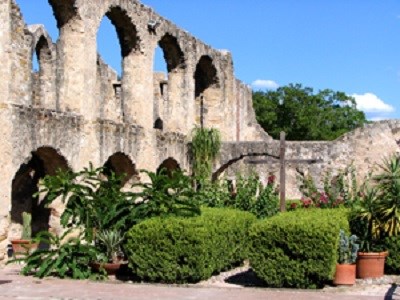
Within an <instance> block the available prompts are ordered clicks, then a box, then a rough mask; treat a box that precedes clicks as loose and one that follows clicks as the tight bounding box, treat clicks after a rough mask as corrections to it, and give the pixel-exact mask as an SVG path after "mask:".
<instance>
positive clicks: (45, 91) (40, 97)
mask: <svg viewBox="0 0 400 300" xmlns="http://www.w3.org/2000/svg"><path fill="white" fill-rule="evenodd" d="M50 43H51V40H50V39H49V38H48V37H45V36H44V35H41V36H40V37H39V39H38V40H37V43H36V45H34V48H33V53H32V74H31V76H32V105H33V106H41V107H46V108H50V109H55V108H56V107H55V105H50V103H51V101H54V99H52V97H54V96H55V95H52V94H51V89H52V82H53V77H54V76H53V60H54V59H53V54H52V51H51V46H50ZM54 102H55V101H54ZM49 106H50V107H49Z"/></svg>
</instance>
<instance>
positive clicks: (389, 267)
mask: <svg viewBox="0 0 400 300" xmlns="http://www.w3.org/2000/svg"><path fill="white" fill-rule="evenodd" d="M382 248H383V249H386V250H387V251H388V252H389V255H388V256H387V257H386V261H385V274H396V275H400V238H399V237H398V236H390V237H386V238H384V239H383V240H382Z"/></svg>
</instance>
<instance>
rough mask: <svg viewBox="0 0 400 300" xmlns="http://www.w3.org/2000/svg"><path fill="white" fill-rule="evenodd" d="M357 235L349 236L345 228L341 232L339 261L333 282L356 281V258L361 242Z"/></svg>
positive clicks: (346, 282) (345, 282)
mask: <svg viewBox="0 0 400 300" xmlns="http://www.w3.org/2000/svg"><path fill="white" fill-rule="evenodd" d="M357 241H358V237H357V236H356V235H354V234H353V235H351V236H347V235H346V233H345V232H344V230H343V229H341V230H340V233H339V246H338V263H337V264H336V272H335V278H334V280H333V283H334V284H335V285H353V284H355V282H356V264H355V263H356V259H357V252H358V249H359V244H358V243H357Z"/></svg>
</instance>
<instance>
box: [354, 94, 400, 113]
mask: <svg viewBox="0 0 400 300" xmlns="http://www.w3.org/2000/svg"><path fill="white" fill-rule="evenodd" d="M351 96H353V97H354V99H356V103H357V108H358V109H359V110H362V111H364V112H365V113H391V112H394V111H395V109H394V107H393V106H391V105H389V104H387V103H385V102H384V101H383V100H382V99H380V98H379V97H378V96H376V95H375V94H372V93H365V94H363V95H360V94H353V95H351Z"/></svg>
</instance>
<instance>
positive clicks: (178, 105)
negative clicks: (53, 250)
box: [0, 0, 267, 259]
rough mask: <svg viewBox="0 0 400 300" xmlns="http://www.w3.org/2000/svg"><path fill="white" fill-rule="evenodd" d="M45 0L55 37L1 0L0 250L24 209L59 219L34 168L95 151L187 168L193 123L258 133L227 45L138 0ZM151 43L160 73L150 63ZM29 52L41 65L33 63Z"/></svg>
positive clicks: (52, 222) (66, 164) (36, 221)
mask: <svg viewBox="0 0 400 300" xmlns="http://www.w3.org/2000/svg"><path fill="white" fill-rule="evenodd" d="M49 5H51V7H52V9H53V11H54V15H55V18H56V21H57V24H58V27H59V33H60V34H59V39H58V40H57V41H56V42H55V41H52V40H51V38H50V36H49V35H48V33H47V32H46V29H45V28H44V27H43V26H42V25H27V24H25V21H24V19H23V16H22V14H21V12H20V9H19V7H18V3H17V2H16V1H15V0H0V61H1V62H2V67H1V68H0V91H1V98H0V138H1V141H2V142H1V149H2V155H1V156H0V168H1V169H2V170H3V176H2V179H1V180H0V203H1V205H0V259H1V258H4V257H5V249H6V245H7V244H8V243H9V240H10V239H12V238H15V237H18V236H19V235H20V234H21V225H20V223H21V217H20V213H21V211H23V210H28V211H29V210H33V209H35V210H36V213H35V215H33V229H34V231H35V230H36V231H38V230H40V229H49V230H52V231H54V232H58V231H59V230H60V228H59V224H58V225H57V223H58V218H59V216H60V214H61V212H62V209H63V207H62V205H61V204H60V203H58V204H55V205H54V206H53V207H51V208H50V209H46V208H44V207H43V205H41V204H40V202H37V201H36V202H35V200H34V199H33V197H32V194H33V193H34V192H35V191H36V190H37V183H38V181H39V180H40V178H43V176H45V175H46V174H54V173H55V171H56V170H57V169H58V168H63V169H68V168H69V169H72V170H80V169H82V168H83V167H87V166H88V164H89V162H92V163H93V164H94V166H96V167H97V166H104V165H106V166H108V167H110V168H111V169H112V170H114V171H115V172H117V173H127V174H129V175H130V176H133V175H134V174H136V173H137V170H138V169H148V170H152V171H155V170H156V169H157V168H158V167H159V166H160V165H162V164H163V163H165V162H168V163H169V164H171V161H172V162H173V163H172V165H174V164H175V165H179V167H180V168H182V169H186V170H189V169H190V164H189V161H188V155H187V142H188V135H189V134H190V132H191V130H192V128H194V126H200V125H201V124H203V125H204V126H207V127H216V128H218V129H220V131H221V133H222V137H223V139H224V141H238V140H242V141H246V140H247V141H250V140H253V139H257V138H259V137H261V136H267V135H266V134H265V133H264V132H263V131H262V130H261V129H260V127H257V128H255V127H252V124H254V123H255V117H254V113H253V111H252V109H251V90H250V88H249V86H247V85H245V84H243V83H241V82H240V81H238V80H236V79H235V76H234V70H233V63H232V57H231V55H230V53H229V52H227V51H220V50H215V49H212V48H211V47H210V46H208V45H206V44H204V43H203V42H201V41H200V40H198V39H196V38H195V37H193V36H192V35H190V34H189V33H188V32H186V31H184V30H182V29H180V28H178V27H176V26H175V25H174V24H173V23H171V22H170V21H168V20H166V19H164V18H162V17H161V16H159V15H158V14H157V13H155V12H154V11H153V10H152V9H151V8H149V7H146V6H144V5H142V4H141V3H140V2H139V1H136V0H132V1H125V0H104V1H87V0H50V1H49ZM104 16H107V17H109V18H110V20H111V22H112V23H113V24H114V26H115V27H116V30H117V33H118V36H119V39H120V41H122V43H121V57H122V63H123V76H122V78H118V76H117V73H116V72H115V71H114V70H113V69H112V68H110V67H109V66H108V65H107V64H106V63H105V62H104V61H103V60H102V58H101V57H100V56H99V55H98V53H97V46H96V36H97V30H98V28H99V25H100V22H101V20H102V18H103V17H104ZM150 20H156V21H158V27H157V28H156V29H154V30H153V29H151V28H149V26H148V23H149V21H150ZM157 45H159V46H160V47H161V48H162V49H163V51H164V56H165V60H166V64H167V69H168V74H157V73H155V74H154V73H153V60H154V52H155V48H156V47H157ZM35 53H36V55H37V58H38V61H39V70H32V64H33V56H34V54H35ZM249 97H250V98H249ZM249 99H250V100H249ZM249 101H250V102H249ZM132 178H134V176H133V177H132Z"/></svg>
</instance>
